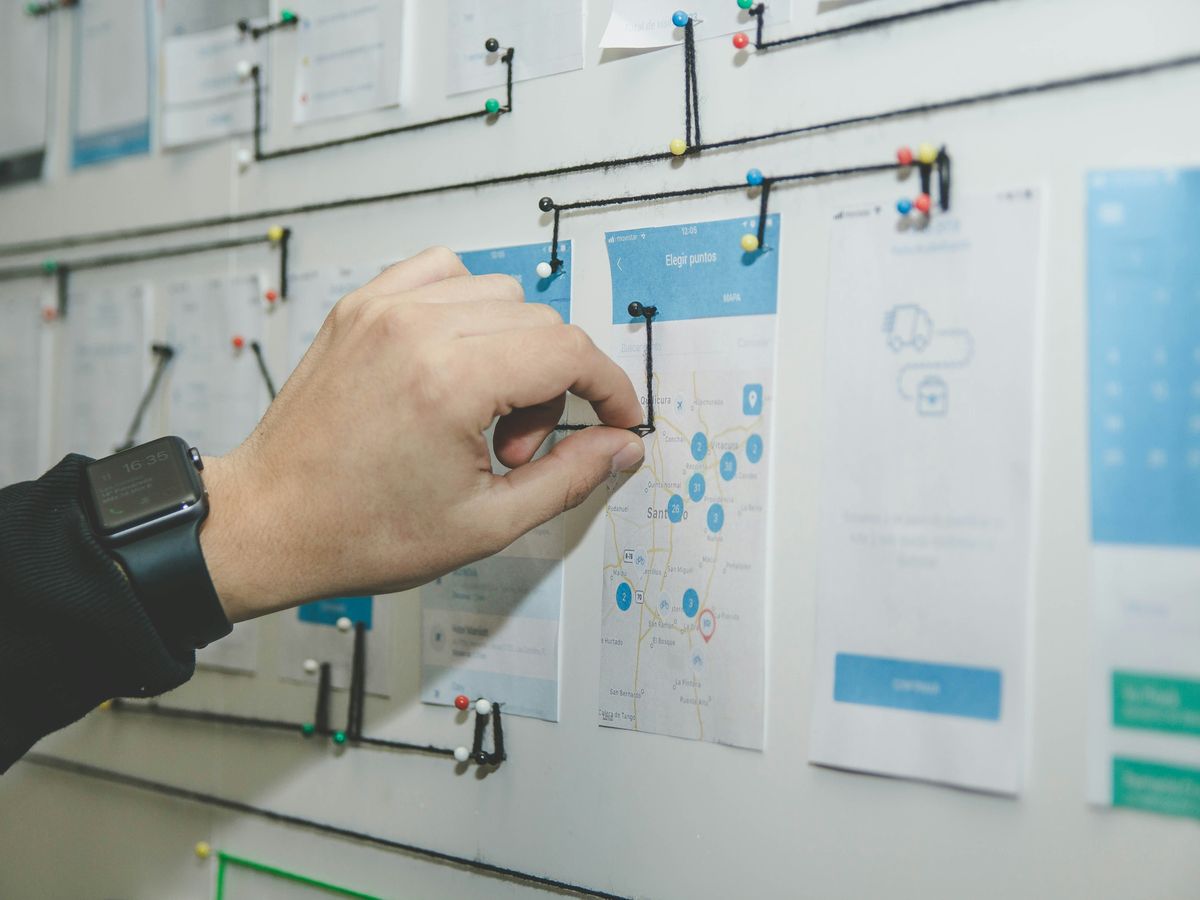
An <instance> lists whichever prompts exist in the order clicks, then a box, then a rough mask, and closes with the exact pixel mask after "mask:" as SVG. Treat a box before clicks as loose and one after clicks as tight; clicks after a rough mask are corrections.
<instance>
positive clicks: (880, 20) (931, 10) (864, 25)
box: [750, 0, 997, 50]
mask: <svg viewBox="0 0 1200 900" xmlns="http://www.w3.org/2000/svg"><path fill="white" fill-rule="evenodd" d="M995 2H997V0H953V2H951V3H941V4H939V5H937V6H927V7H925V8H924V9H914V10H909V11H908V12H902V13H895V14H894V15H890V16H878V17H876V18H873V19H862V20H861V21H858V22H854V23H852V24H850V25H840V26H838V27H837V28H826V29H824V30H823V31H810V32H808V33H807V34H797V35H793V36H792V37H785V38H779V39H778V40H774V41H764V40H763V39H762V33H763V13H764V12H765V11H766V6H767V5H766V4H765V3H759V4H758V5H757V6H755V7H754V8H753V9H751V10H750V15H752V16H756V17H757V18H758V34H757V37H756V38H755V39H754V49H755V50H769V49H770V48H772V47H783V46H786V45H788V44H802V43H807V42H808V41H817V40H821V39H822V38H830V37H836V36H839V35H844V34H851V33H852V32H855V31H870V30H873V29H875V28H884V27H886V26H888V25H894V24H896V23H897V22H907V21H910V20H912V19H924V18H927V17H929V16H936V15H940V14H941V13H948V12H955V11H957V10H960V9H966V8H968V7H971V6H982V5H983V4H984V3H995Z"/></svg>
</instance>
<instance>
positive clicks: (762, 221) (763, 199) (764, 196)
mask: <svg viewBox="0 0 1200 900" xmlns="http://www.w3.org/2000/svg"><path fill="white" fill-rule="evenodd" d="M770 196H771V179H770V178H764V179H763V182H762V193H761V194H760V195H759V198H758V246H759V249H762V248H763V247H765V246H766V237H767V203H768V198H769V197H770Z"/></svg>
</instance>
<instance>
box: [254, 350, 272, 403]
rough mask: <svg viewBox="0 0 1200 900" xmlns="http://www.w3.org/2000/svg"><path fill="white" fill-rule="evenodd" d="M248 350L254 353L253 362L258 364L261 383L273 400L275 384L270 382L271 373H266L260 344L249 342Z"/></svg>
mask: <svg viewBox="0 0 1200 900" xmlns="http://www.w3.org/2000/svg"><path fill="white" fill-rule="evenodd" d="M250 349H251V350H253V351H254V361H255V362H257V363H258V371H259V374H261V375H262V380H263V383H264V384H265V385H266V386H267V393H268V394H270V395H271V399H272V400H274V399H275V382H274V381H272V380H271V373H270V372H269V371H267V361H266V359H265V358H264V357H263V348H262V344H260V343H259V342H258V341H251V342H250Z"/></svg>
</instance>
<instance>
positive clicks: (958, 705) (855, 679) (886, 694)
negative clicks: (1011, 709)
mask: <svg viewBox="0 0 1200 900" xmlns="http://www.w3.org/2000/svg"><path fill="white" fill-rule="evenodd" d="M1001 680H1002V676H1001V673H1000V670H999V669H980V668H975V667H973V666H946V665H941V664H939V663H927V662H917V661H914V660H906V659H887V658H886V657H882V656H857V655H855V654H852V653H839V654H838V655H837V658H836V660H835V661H834V677H833V699H834V700H836V701H837V702H839V703H861V704H863V705H865V706H886V707H890V708H892V709H911V710H914V711H916V712H926V713H936V714H938V715H943V716H964V717H966V718H970V719H990V720H992V721H995V720H997V719H999V718H1000V692H1001V690H1000V689H1001Z"/></svg>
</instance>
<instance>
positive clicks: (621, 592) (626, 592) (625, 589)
mask: <svg viewBox="0 0 1200 900" xmlns="http://www.w3.org/2000/svg"><path fill="white" fill-rule="evenodd" d="M632 603H633V588H631V587H630V586H629V582H627V581H622V582H621V583H620V584H618V585H617V608H618V609H620V610H621V611H622V612H625V611H626V610H627V609H629V607H630V605H632Z"/></svg>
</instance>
